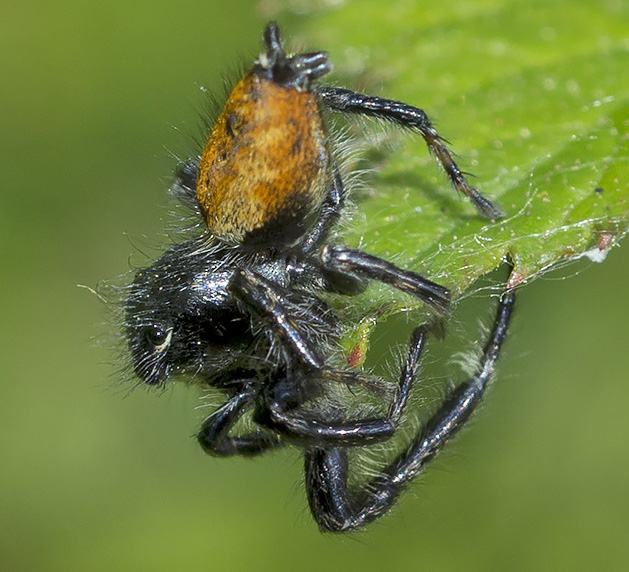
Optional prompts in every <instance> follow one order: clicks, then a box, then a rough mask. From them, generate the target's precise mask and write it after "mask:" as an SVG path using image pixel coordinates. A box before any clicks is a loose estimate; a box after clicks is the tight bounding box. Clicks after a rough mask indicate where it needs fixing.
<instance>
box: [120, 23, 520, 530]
mask: <svg viewBox="0 0 629 572" xmlns="http://www.w3.org/2000/svg"><path fill="white" fill-rule="evenodd" d="M264 40H265V44H266V51H265V52H264V53H262V54H261V55H260V56H259V58H258V60H257V61H256V63H255V65H254V67H253V68H252V69H251V70H250V71H249V72H247V73H246V74H245V76H244V77H243V78H242V79H241V80H240V82H239V83H238V84H237V85H236V87H235V88H234V90H233V91H232V93H231V95H230V96H229V98H228V100H227V103H226V105H225V107H224V109H223V111H222V113H221V115H220V116H219V118H218V120H217V122H216V124H215V126H214V128H213V129H212V131H211V134H210V136H209V139H208V141H207V144H206V146H205V149H204V150H203V153H202V155H201V156H200V158H199V159H198V162H196V163H193V162H188V163H186V164H184V165H182V166H181V167H180V168H179V169H178V173H177V177H176V182H175V185H174V186H175V188H176V190H177V192H178V193H179V195H180V198H182V200H184V201H187V200H193V201H195V202H196V204H197V205H198V208H197V210H198V212H199V213H200V214H202V216H203V218H204V219H205V222H206V224H207V231H206V232H204V233H203V235H202V236H199V237H195V238H193V239H190V240H187V241H185V242H182V243H179V244H176V245H174V246H172V247H171V248H170V249H169V250H167V251H166V252H165V253H164V254H163V255H162V256H161V257H160V258H159V259H157V260H156V261H155V262H154V263H153V264H151V265H150V266H148V267H147V268H144V269H141V270H139V271H138V272H137V273H136V275H135V278H134V281H133V283H132V285H131V287H130V291H129V294H128V296H127V298H126V300H125V331H126V339H127V344H128V347H129V350H130V355H131V361H132V365H133V369H134V371H135V374H136V375H137V376H138V377H139V378H140V380H141V381H142V382H144V383H145V384H148V385H152V386H163V385H164V384H165V383H166V382H167V380H169V379H170V378H172V377H174V376H179V375H184V374H188V375H191V376H193V377H195V378H196V379H197V380H198V381H200V382H201V383H202V384H204V385H206V386H211V387H214V388H217V389H218V390H220V391H221V392H222V393H223V394H224V395H225V396H226V402H225V403H224V404H223V405H222V406H220V407H219V408H218V409H217V410H216V411H214V412H213V413H212V414H211V415H210V416H209V417H207V419H206V420H205V421H204V422H203V425H202V427H201V430H200V431H199V433H198V441H199V443H200V444H201V446H202V447H203V449H204V450H205V451H206V452H207V453H209V454H210V455H214V456H230V455H242V456H254V455H259V454H262V453H264V452H266V451H269V450H271V449H275V448H277V447H280V446H282V445H284V444H286V443H291V444H295V445H297V446H299V447H301V448H302V449H303V451H304V457H305V472H306V490H307V496H308V500H309V504H310V508H311V512H312V515H313V517H314V519H315V520H316V522H317V524H318V525H319V527H320V529H321V530H324V531H337V532H340V531H348V530H352V529H356V528H360V527H361V526H364V525H365V524H367V523H368V522H371V521H373V520H375V519H376V518H378V517H379V516H381V515H382V514H383V513H384V512H386V511H387V509H388V508H389V507H391V506H392V504H393V503H394V502H395V500H396V498H397V496H398V495H399V493H400V492H401V490H402V489H403V488H404V487H405V485H406V484H407V483H408V482H409V481H410V480H412V479H413V478H414V477H415V476H416V475H417V474H418V473H419V472H420V471H421V469H422V468H423V466H424V465H425V464H426V463H427V462H428V461H429V460H430V459H432V458H433V457H434V456H435V454H436V453H437V452H438V451H439V450H440V449H441V448H442V447H443V446H444V444H445V443H446V442H447V441H448V440H449V439H450V437H452V436H453V435H454V434H455V433H456V432H457V431H458V429H459V428H460V427H461V426H462V425H463V424H464V423H465V421H466V420H467V419H468V417H469V416H470V414H471V413H472V411H473V410H474V408H475V407H476V405H477V404H478V402H479V401H480V399H481V397H482V395H483V393H484V390H485V387H486V385H487V382H488V380H489V378H490V376H491V374H492V371H493V369H494V364H495V362H496V359H497V358H498V355H499V353H500V350H501V347H502V344H503V341H504V339H505V336H506V332H507V326H508V323H509V319H510V316H511V311H512V308H513V304H514V294H513V293H512V292H509V291H507V292H505V293H504V294H503V296H502V298H501V300H500V302H499V304H498V310H497V314H496V317H495V323H494V327H493V331H492V332H491V334H490V335H489V338H488V340H487V342H486V346H485V349H484V352H483V354H482V356H481V357H480V361H479V364H478V369H477V373H476V374H475V375H474V376H472V377H471V378H470V379H469V380H467V381H466V382H464V383H462V384H460V385H458V386H457V387H456V388H455V389H453V390H452V391H451V392H450V393H449V395H447V397H446V398H445V399H444V401H443V403H442V405H441V406H440V408H439V409H438V411H437V412H436V413H435V414H434V415H433V416H432V418H431V419H430V421H429V422H428V423H427V424H426V426H425V427H423V428H422V429H421V431H420V432H419V433H418V434H417V435H416V436H415V438H414V439H413V440H412V442H411V444H410V445H409V446H408V448H407V449H406V451H405V452H404V453H402V454H401V455H399V456H398V457H397V458H396V459H394V460H393V461H392V462H391V463H389V464H388V465H387V466H386V467H384V468H383V469H382V470H381V471H380V474H379V476H378V477H376V478H374V479H372V480H371V481H370V482H369V483H367V485H366V487H365V488H364V490H358V491H354V490H352V489H351V488H350V487H349V486H348V474H349V462H348V451H349V450H350V449H351V448H353V447H362V446H366V445H371V444H374V443H378V442H383V441H385V440H387V439H389V438H390V437H391V436H392V435H393V434H394V433H395V431H396V428H397V426H398V424H399V422H400V419H401V417H402V413H403V411H404V408H405V405H406V403H407V400H408V397H409V394H410V392H411V389H412V386H413V384H414V382H415V376H416V371H417V368H418V365H419V362H420V357H421V353H422V349H423V347H424V344H425V340H426V338H427V336H428V333H429V328H428V326H426V325H420V326H419V327H417V328H415V330H414V331H413V333H412V335H411V338H410V341H409V344H408V350H407V357H406V360H405V363H404V364H403V366H402V368H401V372H400V374H399V379H398V380H397V382H396V384H395V391H394V394H393V397H392V399H390V403H389V405H388V409H387V411H386V413H384V414H374V413H373V411H372V412H370V413H364V412H357V411H348V408H347V407H344V406H343V404H342V403H341V404H338V403H334V399H333V396H334V388H335V387H339V386H355V387H362V388H366V389H367V390H368V391H370V392H375V393H376V394H378V395H380V396H382V395H383V392H382V387H383V386H384V385H385V383H384V382H378V381H377V380H374V379H372V378H371V377H370V376H368V375H367V374H365V373H363V372H361V371H358V370H356V369H352V368H349V367H347V365H345V366H344V367H342V366H338V365H337V363H336V362H335V361H334V360H333V359H332V357H331V356H332V355H334V354H338V353H339V352H338V351H337V352H335V351H334V347H335V344H336V343H337V342H338V339H339V336H340V332H341V328H340V325H339V323H338V318H337V317H336V315H335V314H334V312H333V311H332V310H331V308H330V307H329V306H328V304H327V303H326V302H325V301H324V299H323V297H324V294H326V293H335V294H339V295H344V296H353V295H356V294H359V293H361V292H363V291H364V290H365V288H366V286H367V284H368V282H369V281H379V282H382V283H384V284H386V285H388V286H390V287H392V288H396V289H398V290H401V291H402V292H405V293H407V294H409V295H411V296H414V297H416V298H418V299H419V300H421V301H422V302H424V303H426V304H428V305H429V306H430V307H431V308H432V309H433V310H434V312H435V313H436V314H437V315H439V316H443V315H444V314H445V312H446V311H447V309H448V306H449V303H450V292H449V291H448V289H447V288H445V287H443V286H441V285H439V284H436V283H434V282H431V281H429V280H427V279H426V278H423V277H422V276H420V275H419V274H416V273H415V272H411V271H408V270H404V269H402V268H399V267H398V266H396V265H394V264H392V263H390V262H388V261H386V260H383V259H381V258H378V257H376V256H373V255H371V254H368V253H366V252H363V251H361V250H357V249H352V248H347V247H344V246H340V245H336V244H332V243H330V242H329V241H328V238H329V236H330V234H331V232H332V231H333V229H334V227H335V224H336V223H337V221H338V219H339V217H340V215H341V213H342V211H343V207H344V205H345V202H346V196H347V192H346V190H345V187H344V185H343V181H342V178H341V174H340V172H339V169H338V167H337V164H336V162H335V160H334V158H333V154H332V152H331V150H330V148H329V140H328V138H327V136H326V132H325V127H324V124H323V119H322V109H323V108H328V109H331V110H336V111H341V112H344V113H354V114H361V115H367V116H374V117H378V118H382V119H385V120H389V121H392V122H394V123H396V124H398V125H400V126H402V127H404V128H407V129H410V130H412V131H415V132H418V133H419V134H420V135H421V136H422V137H423V138H424V139H425V140H426V143H427V144H428V147H429V149H430V151H432V152H433V153H434V155H435V156H436V158H437V160H438V161H439V162H440V163H441V165H442V167H443V168H444V169H445V171H446V173H447V174H448V176H449V178H450V180H451V181H452V183H453V185H454V186H455V187H456V188H457V189H459V190H461V191H462V192H464V193H465V194H466V195H468V196H469V197H470V198H471V200H472V201H473V203H474V204H475V205H476V207H477V209H478V211H479V212H480V213H481V214H482V215H484V216H487V217H492V218H495V217H498V216H500V215H501V211H500V209H498V208H497V207H495V206H494V205H492V203H491V202H489V201H488V200H487V199H486V198H484V197H482V196H481V195H480V194H479V193H478V192H477V191H475V190H474V189H473V188H472V187H471V186H470V185H469V184H468V183H467V181H466V179H465V177H464V175H463V174H462V172H461V171H460V170H459V168H458V167H457V166H456V164H455V162H454V160H453V159H452V156H451V155H450V153H449V151H448V150H447V148H446V146H445V145H444V143H443V140H442V139H441V137H440V136H439V135H438V134H437V132H436V131H435V129H434V128H433V126H432V125H431V123H430V121H429V120H428V118H427V116H426V115H425V113H424V112H423V111H421V110H420V109H417V108H415V107H412V106H410V105H406V104H404V103H399V102H396V101H390V100H387V99H381V98H379V97H370V96H366V95H361V94H358V93H354V92H352V91H349V90H346V89H340V88H331V87H320V86H318V85H316V80H318V79H319V78H320V77H321V76H323V75H325V74H326V73H327V72H328V71H330V63H329V61H328V55H327V54H326V53H325V52H314V53H303V54H297V55H287V54H286V53H285V52H284V50H283V48H282V44H281V41H280V37H279V31H278V28H277V25H276V24H275V23H273V22H271V23H269V24H268V25H267V27H266V29H265V32H264ZM245 414H251V418H252V420H253V428H252V429H248V430H246V431H243V430H239V428H238V427H236V425H237V424H238V423H239V421H240V420H241V418H242V417H243V416H244V415H245Z"/></svg>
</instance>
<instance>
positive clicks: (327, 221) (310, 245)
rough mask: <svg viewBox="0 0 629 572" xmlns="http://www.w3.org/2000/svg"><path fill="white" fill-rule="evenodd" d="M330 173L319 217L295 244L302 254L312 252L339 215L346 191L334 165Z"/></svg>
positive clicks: (326, 234)
mask: <svg viewBox="0 0 629 572" xmlns="http://www.w3.org/2000/svg"><path fill="white" fill-rule="evenodd" d="M332 173H333V175H332V181H331V182H330V188H329V189H328V194H327V195H326V197H325V199H324V200H323V203H322V205H321V213H320V215H319V219H318V220H317V222H316V223H315V224H314V226H313V227H312V228H311V229H310V230H309V231H308V234H306V236H305V237H304V238H303V240H302V241H301V242H300V244H299V245H298V246H297V248H298V249H299V250H300V251H301V252H302V253H303V254H308V253H310V252H312V251H313V250H314V249H315V248H316V247H317V246H318V245H320V244H321V243H322V242H323V241H324V240H325V239H326V238H327V236H328V235H329V234H330V230H331V229H332V228H333V227H334V226H335V225H336V223H337V222H338V220H339V218H340V216H341V211H342V209H343V206H344V204H345V197H346V196H347V193H346V190H345V186H344V185H343V180H342V179H341V174H340V173H339V170H338V167H337V166H336V165H334V166H333V167H332Z"/></svg>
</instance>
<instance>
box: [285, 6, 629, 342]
mask: <svg viewBox="0 0 629 572" xmlns="http://www.w3.org/2000/svg"><path fill="white" fill-rule="evenodd" d="M315 4H316V5H317V6H318V8H311V10H312V11H311V12H310V13H308V14H307V17H303V16H299V17H297V18H294V14H291V13H290V12H288V11H286V12H284V13H283V14H279V16H280V21H281V20H282V19H284V18H286V19H291V20H293V21H294V20H295V19H296V20H297V22H296V26H295V25H290V26H284V30H285V33H286V35H287V36H290V35H291V33H292V31H293V30H294V29H295V28H297V30H299V29H301V30H302V36H301V37H300V38H299V40H300V45H303V46H306V47H307V49H308V50H313V49H326V50H328V51H329V52H330V54H331V59H332V61H333V62H334V64H335V73H334V77H333V78H332V80H331V81H332V82H333V83H335V84H337V85H342V86H346V87H350V88H354V89H357V90H360V91H364V92H368V93H371V94H377V95H382V96H384V97H388V98H392V99H398V100H400V101H404V102H408V103H410V104H412V105H415V106H418V107H421V108H423V109H424V110H425V111H426V112H427V113H428V114H429V116H430V117H431V118H432V120H433V121H434V122H435V124H436V125H437V127H438V130H439V132H440V133H441V135H442V136H444V137H445V138H446V139H448V140H449V141H450V143H451V148H452V149H453V151H454V152H455V153H456V154H457V161H458V162H459V165H460V167H461V168H462V169H463V170H465V171H470V172H472V173H473V174H474V178H473V179H472V183H473V184H474V185H475V186H476V187H477V188H478V189H479V190H480V191H481V192H482V193H483V194H484V195H485V196H487V197H489V198H491V199H492V200H495V201H496V202H497V203H498V204H499V205H500V206H502V208H503V209H504V210H505V211H506V212H507V216H506V217H505V218H504V219H502V220H500V221H497V222H488V221H486V220H483V219H481V218H479V217H478V216H477V215H476V213H475V210H474V208H473V207H472V205H471V204H469V203H468V202H467V201H464V200H462V199H460V198H458V197H457V196H456V193H455V192H453V191H452V190H451V189H450V188H449V185H448V182H447V179H446V177H445V175H444V174H443V173H442V172H440V171H439V169H438V168H437V166H436V164H435V161H434V159H433V158H432V157H430V156H429V155H428V153H427V151H426V146H425V144H424V142H423V141H422V140H421V138H420V137H409V136H403V137H400V136H398V135H396V134H395V132H394V130H392V129H388V130H387V131H386V139H387V140H388V141H387V144H386V145H382V144H380V145H379V152H380V154H379V155H378V154H373V153H372V155H373V156H372V157H371V160H367V162H366V163H365V164H364V165H361V167H368V168H370V169H376V171H377V172H376V174H375V175H374V176H370V177H368V178H367V187H368V191H367V192H363V193H358V195H357V198H356V197H355V198H356V202H357V207H356V211H355V213H354V217H353V219H352V221H351V223H350V224H348V225H347V228H346V229H345V231H344V233H343V236H342V240H343V241H344V242H346V243H348V244H351V245H360V246H361V248H364V249H365V250H367V251H368V252H371V253H374V254H378V255H381V256H383V257H385V258H387V259H389V260H393V261H395V262H396V263H398V264H400V265H401V266H403V267H407V268H411V269H413V270H416V271H419V272H421V273H423V274H424V275H426V276H427V277H429V278H431V279H433V280H435V281H437V282H440V283H442V284H444V285H446V286H448V287H449V288H451V289H452V291H453V293H454V295H455V297H459V296H461V295H462V294H463V293H464V292H465V291H466V290H467V289H468V288H470V286H471V285H472V284H473V283H474V281H475V280H477V279H478V278H479V277H480V276H482V275H484V274H486V273H488V272H490V271H491V270H493V269H494V268H496V267H497V266H498V265H499V264H500V263H501V261H502V260H503V259H504V258H505V256H506V255H508V256H510V258H511V259H512V260H513V262H514V264H515V268H514V271H513V274H512V276H511V279H510V284H511V285H516V284H520V283H523V282H526V281H527V280H530V279H531V278H532V277H535V276H537V275H539V274H540V273H541V272H543V271H545V270H548V269H549V268H551V267H553V266H554V265H556V264H557V263H559V262H564V261H566V260H573V259H576V258H579V257H581V256H584V255H588V256H590V257H591V258H592V259H593V260H602V259H603V258H604V256H605V253H606V252H607V251H608V249H609V248H610V247H611V246H613V245H615V244H616V243H617V241H618V239H619V238H620V237H621V236H622V235H623V234H624V233H625V231H626V228H627V222H628V220H629V183H628V181H629V160H628V157H629V149H628V145H629V143H628V139H629V7H628V6H629V4H627V3H625V2H621V1H607V2H602V1H601V0H590V1H585V2H578V3H575V2H570V1H567V0H559V1H546V0H545V1H538V2H530V1H521V2H520V1H515V0H514V1H498V0H494V1H490V0H487V1H482V2H476V1H474V2H473V1H463V0H459V1H455V2H439V3H436V2H430V3H420V2H415V1H410V0H409V1H397V2H393V3H392V2H382V1H381V0H361V2H337V3H332V2H318V3H315ZM293 5H296V6H298V8H299V9H301V10H303V9H304V7H305V6H306V5H311V4H309V3H306V4H304V3H301V2H295V3H293ZM335 5H336V6H335ZM330 6H331V7H330ZM289 31H290V33H289ZM377 132H378V129H376V133H377ZM371 139H372V140H373V137H372V138H371ZM391 141H392V142H393V143H391ZM415 305H416V301H415V300H413V299H411V298H410V297H407V296H405V295H402V294H397V293H392V292H391V289H388V288H382V287H378V286H373V287H371V288H370V289H369V291H368V295H366V296H364V303H362V304H361V306H360V308H358V309H357V308H356V307H354V305H352V308H346V310H345V314H346V315H345V317H346V318H347V319H348V320H352V321H353V323H355V321H356V320H357V319H358V320H360V319H364V322H363V325H364V324H367V323H370V322H371V321H372V318H373V317H374V316H386V315H388V314H390V313H391V312H398V311H401V310H405V311H406V310H408V309H410V308H413V307H414V306H415ZM361 335H363V337H364V331H363V332H362V334H361Z"/></svg>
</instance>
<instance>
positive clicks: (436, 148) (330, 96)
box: [318, 87, 505, 219]
mask: <svg viewBox="0 0 629 572" xmlns="http://www.w3.org/2000/svg"><path fill="white" fill-rule="evenodd" d="M318 93H319V95H320V96H321V98H322V100H323V102H324V103H325V104H326V105H327V106H328V107H329V108H330V109H333V110H336V111H341V112H343V113H356V114H360V115H368V116H372V117H378V118H380V119H385V120H387V121H391V122H393V123H396V124H397V125H399V126H400V127H404V128H406V129H412V130H416V131H418V132H419V134H420V135H421V136H422V137H423V138H424V141H426V144H427V145H428V149H429V150H430V152H431V153H433V154H434V155H435V157H436V158H437V160H438V161H439V164H440V165H441V166H442V167H443V169H444V170H445V172H446V173H447V174H448V177H449V178H450V181H451V182H452V184H453V186H454V187H455V188H456V189H457V190H458V191H460V192H462V193H464V194H465V195H467V196H468V197H469V198H470V200H471V201H472V202H473V203H474V205H475V206H476V209H477V210H478V212H479V213H480V214H481V215H483V216H484V217H487V218H489V219H496V218H501V217H503V216H504V214H505V213H504V212H503V211H502V210H501V209H500V208H499V207H497V206H496V205H494V204H492V203H491V201H489V200H488V199H486V198H485V197H483V196H482V195H481V194H480V193H479V192H478V191H477V190H476V189H474V188H473V187H472V186H471V185H470V184H469V183H468V181H467V179H466V178H465V175H464V173H463V172H462V171H461V170H460V169H459V167H458V166H457V164H456V163H455V161H454V159H453V158H452V154H451V153H450V151H449V150H448V148H447V147H446V145H445V142H444V140H443V138H442V137H441V136H440V135H439V133H437V130H436V129H435V128H434V126H433V125H432V123H431V122H430V119H428V116H427V115H426V112H424V111H423V110H422V109H418V108H417V107H413V106H412V105H408V104H406V103H401V102H399V101H393V100H391V99H384V98H381V97H373V96H369V95H363V94H360V93H356V92H353V91H350V90H348V89H342V88H338V87H321V88H320V89H319V90H318Z"/></svg>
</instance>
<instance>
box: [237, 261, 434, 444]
mask: <svg viewBox="0 0 629 572" xmlns="http://www.w3.org/2000/svg"><path fill="white" fill-rule="evenodd" d="M235 288H236V290H237V295H239V296H240V297H241V298H242V299H245V300H246V301H247V303H248V304H249V305H256V306H257V308H258V312H260V313H264V314H266V317H267V318H268V320H269V324H270V325H271V328H272V329H273V330H275V332H276V333H277V335H279V336H280V337H281V338H283V341H284V343H285V345H287V346H288V348H289V351H291V352H292V359H289V360H288V361H289V363H290V365H291V367H289V368H287V371H286V372H285V373H283V377H280V379H278V380H276V381H275V383H274V384H270V386H269V387H268V388H266V390H265V397H264V400H263V404H262V405H261V406H260V407H258V410H257V411H256V413H255V419H256V421H257V422H258V423H260V424H263V425H266V426H268V427H269V428H271V429H273V430H274V431H277V432H278V433H281V434H283V435H286V436H287V437H288V438H290V439H291V440H293V441H296V442H298V443H299V444H300V445H302V446H313V445H317V444H319V445H320V444H322V443H326V444H334V445H342V446H356V445H364V444H365V443H373V442H376V441H382V440H385V439H388V438H390V437H391V436H392V435H393V433H394V432H395V429H396V428H397V425H398V422H399V420H400V417H401V415H402V411H403V409H404V406H405V404H406V402H407V399H408V396H409V393H410V390H411V387H412V384H413V380H414V378H415V373H416V370H417V366H418V364H419V359H420V357H421V351H422V348H423V345H424V340H425V337H426V330H425V328H424V327H419V328H416V329H415V331H414V332H413V335H412V337H411V341H410V344H409V346H410V349H409V352H408V357H407V360H406V363H405V365H404V368H403V369H402V373H401V375H400V379H399V382H398V387H397V390H396V395H395V398H394V400H393V403H392V404H391V406H390V407H389V411H388V413H387V415H386V416H384V417H370V418H361V419H354V420H350V421H335V420H324V419H315V418H313V417H312V415H305V414H304V412H303V410H302V409H301V406H302V405H304V404H305V403H306V402H307V401H309V400H310V399H311V398H312V397H314V395H315V392H311V391H310V390H309V389H308V387H309V386H310V385H311V383H312V382H314V383H315V384H316V382H320V381H321V380H322V379H324V378H326V377H331V378H336V380H337V381H341V382H343V381H348V382H350V383H351V382H352V380H351V379H350V378H351V376H352V375H353V373H350V372H343V371H337V370H334V369H331V368H329V367H328V366H326V364H325V362H324V360H323V358H322V356H321V354H320V350H319V349H318V348H317V347H316V346H315V345H314V343H313V342H312V341H311V340H310V339H308V337H307V336H306V335H305V334H304V332H303V331H301V330H300V328H299V326H298V324H297V323H296V321H295V316H294V315H292V314H291V313H290V312H288V311H287V309H288V307H287V306H286V304H285V302H284V297H285V296H289V295H291V294H294V293H293V292H289V291H287V290H285V289H283V288H282V287H281V286H279V285H278V284H275V283H274V282H271V281H270V280H267V279H266V278H263V277H262V276H260V275H258V274H256V273H254V272H251V271H245V270H243V271H241V272H240V273H239V275H238V279H237V280H236V281H235ZM301 311H302V312H303V311H304V309H302V310H301ZM315 319H317V317H316V316H314V315H313V316H311V317H310V318H309V321H312V320H315ZM318 319H320V318H318Z"/></svg>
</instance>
